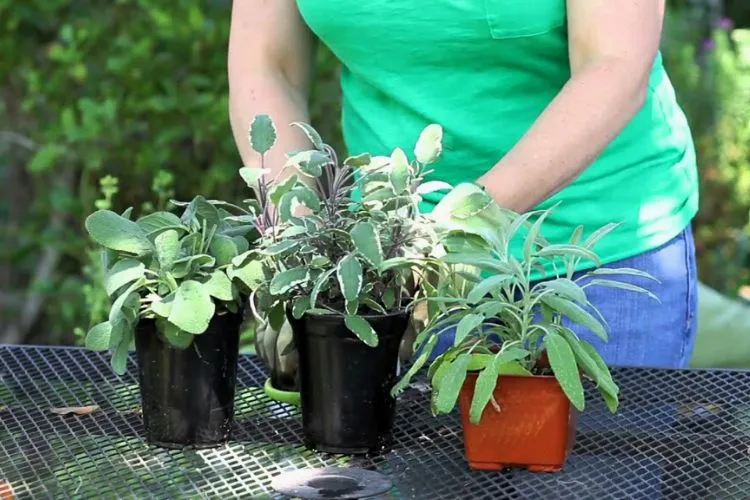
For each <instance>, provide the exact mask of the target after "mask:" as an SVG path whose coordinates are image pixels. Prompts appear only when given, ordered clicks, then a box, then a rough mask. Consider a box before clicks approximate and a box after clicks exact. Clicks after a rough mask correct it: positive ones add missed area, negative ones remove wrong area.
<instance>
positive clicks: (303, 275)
mask: <svg viewBox="0 0 750 500" xmlns="http://www.w3.org/2000/svg"><path fill="white" fill-rule="evenodd" d="M309 279H310V273H309V271H308V270H307V269H306V268H304V267H295V268H293V269H287V270H286V271H282V272H280V273H277V274H276V275H274V277H273V278H272V279H271V285H270V292H271V294H272V295H284V294H285V293H287V292H288V291H289V290H291V289H292V288H294V287H296V286H299V285H302V284H303V283H306V282H307V281H308V280H309Z"/></svg>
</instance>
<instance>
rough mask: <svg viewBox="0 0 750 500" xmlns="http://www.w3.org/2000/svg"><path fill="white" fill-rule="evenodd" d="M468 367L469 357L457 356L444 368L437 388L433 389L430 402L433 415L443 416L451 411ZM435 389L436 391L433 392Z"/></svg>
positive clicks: (465, 354)
mask: <svg viewBox="0 0 750 500" xmlns="http://www.w3.org/2000/svg"><path fill="white" fill-rule="evenodd" d="M468 365H469V355H468V354H467V353H465V352H464V353H461V354H459V355H458V356H457V357H456V359H455V360H454V361H453V362H451V363H450V366H449V367H448V368H446V371H445V375H443V377H442V380H441V382H440V385H439V387H438V388H433V392H432V401H433V413H435V414H441V413H442V414H445V413H450V412H451V411H453V408H454V407H455V406H456V401H457V400H458V393H459V391H460V390H461V386H462V385H463V383H464V380H466V369H467V368H468ZM435 389H437V390H435Z"/></svg>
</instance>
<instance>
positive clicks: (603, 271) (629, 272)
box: [588, 267, 659, 283]
mask: <svg viewBox="0 0 750 500" xmlns="http://www.w3.org/2000/svg"><path fill="white" fill-rule="evenodd" d="M588 274H592V275H598V276H607V275H608V276H612V275H624V276H636V277H639V278H645V279H649V280H652V281H656V282H657V283H658V282H659V280H658V279H656V278H655V277H654V276H652V275H651V274H649V273H647V272H645V271H641V270H639V269H632V268H629V267H620V268H616V269H615V268H609V267H600V268H598V269H593V270H591V271H589V272H588Z"/></svg>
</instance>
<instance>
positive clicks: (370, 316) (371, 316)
mask: <svg viewBox="0 0 750 500" xmlns="http://www.w3.org/2000/svg"><path fill="white" fill-rule="evenodd" d="M291 312H292V310H291V307H287V313H289V314H291ZM408 314H409V310H408V309H407V308H403V309H398V310H394V311H391V312H388V313H386V314H355V315H354V316H358V317H360V318H362V319H382V318H394V317H397V316H403V315H408ZM304 316H311V317H313V318H336V317H339V318H342V319H343V318H344V317H345V316H346V314H345V313H344V312H343V311H336V313H335V314H334V313H330V314H322V313H314V312H310V311H306V312H305V314H304Z"/></svg>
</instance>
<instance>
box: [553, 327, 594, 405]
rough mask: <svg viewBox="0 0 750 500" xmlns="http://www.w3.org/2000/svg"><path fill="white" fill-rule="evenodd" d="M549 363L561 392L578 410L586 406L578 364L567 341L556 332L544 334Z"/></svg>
mask: <svg viewBox="0 0 750 500" xmlns="http://www.w3.org/2000/svg"><path fill="white" fill-rule="evenodd" d="M544 346H545V348H546V350H547V356H548V358H549V364H550V367H551V368H552V372H553V373H554V374H555V378H556V379H557V381H558V382H559V383H560V387H562V390H563V392H565V394H566V395H567V396H568V399H570V402H571V404H572V405H573V406H575V407H576V409H578V410H579V411H583V409H584V407H585V406H586V402H585V398H584V393H583V384H582V383H581V375H580V373H579V372H578V364H577V363H576V358H575V356H574V355H573V351H572V350H571V348H570V345H568V342H566V341H565V339H564V338H563V337H562V336H560V334H558V333H556V332H550V333H549V334H547V335H545V336H544Z"/></svg>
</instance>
